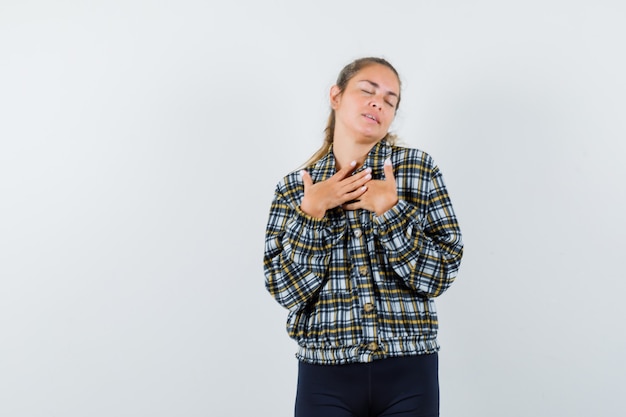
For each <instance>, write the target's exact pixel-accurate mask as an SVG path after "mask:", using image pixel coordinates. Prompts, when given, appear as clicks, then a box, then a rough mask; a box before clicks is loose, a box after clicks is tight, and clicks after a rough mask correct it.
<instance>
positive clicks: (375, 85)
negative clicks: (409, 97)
mask: <svg viewBox="0 0 626 417" xmlns="http://www.w3.org/2000/svg"><path fill="white" fill-rule="evenodd" d="M361 81H365V82H366V83H369V84H371V86H372V87H375V88H379V87H380V85H378V83H375V82H374V81H370V80H359V82H361ZM387 95H389V96H394V97H396V98H397V97H398V95H397V94H396V93H394V92H393V91H391V90H390V91H387Z"/></svg>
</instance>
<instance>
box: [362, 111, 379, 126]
mask: <svg viewBox="0 0 626 417" xmlns="http://www.w3.org/2000/svg"><path fill="white" fill-rule="evenodd" d="M362 116H363V117H365V118H366V119H370V120H372V121H374V122H376V123H378V124H380V120H378V118H377V117H376V116H374V115H373V114H370V113H363V114H362Z"/></svg>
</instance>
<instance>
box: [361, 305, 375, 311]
mask: <svg viewBox="0 0 626 417" xmlns="http://www.w3.org/2000/svg"><path fill="white" fill-rule="evenodd" d="M363 310H364V311H365V312H366V313H371V312H372V311H374V304H372V303H367V304H365V305H364V306H363Z"/></svg>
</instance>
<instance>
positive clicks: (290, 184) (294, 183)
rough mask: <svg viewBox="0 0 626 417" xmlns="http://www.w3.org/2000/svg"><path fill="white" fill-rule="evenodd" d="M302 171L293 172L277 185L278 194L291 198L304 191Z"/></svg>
mask: <svg viewBox="0 0 626 417" xmlns="http://www.w3.org/2000/svg"><path fill="white" fill-rule="evenodd" d="M300 171H301V170H296V171H292V172H290V173H289V174H287V175H285V176H284V177H283V178H282V179H281V180H280V181H278V184H276V193H277V194H282V195H283V196H285V197H287V198H289V197H293V196H294V195H296V194H298V193H300V191H301V190H303V187H304V186H303V183H302V176H301V174H300Z"/></svg>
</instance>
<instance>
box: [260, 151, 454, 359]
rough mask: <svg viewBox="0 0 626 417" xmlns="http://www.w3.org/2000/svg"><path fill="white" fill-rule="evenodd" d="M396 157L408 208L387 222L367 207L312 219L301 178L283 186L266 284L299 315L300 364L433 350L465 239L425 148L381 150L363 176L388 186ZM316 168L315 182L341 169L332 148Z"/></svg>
mask: <svg viewBox="0 0 626 417" xmlns="http://www.w3.org/2000/svg"><path fill="white" fill-rule="evenodd" d="M388 157H390V158H391V161H392V164H393V167H394V176H395V178H396V185H397V189H398V198H399V201H398V203H397V204H396V205H395V206H394V207H393V208H392V209H390V210H388V211H387V212H386V213H384V214H382V215H381V216H376V214H375V213H372V212H369V211H366V210H353V211H345V210H343V209H342V208H341V207H337V208H334V209H332V210H329V211H327V212H326V216H325V217H324V218H323V219H316V218H313V217H310V216H308V215H307V214H305V213H304V212H302V210H300V208H299V205H300V201H301V199H302V196H303V194H304V186H303V183H302V179H301V177H300V174H299V173H298V172H292V173H290V174H289V175H287V176H286V177H285V178H283V179H282V181H280V182H279V184H278V185H277V187H276V192H275V196H274V200H273V201H272V204H271V208H270V215H269V220H268V223H267V230H266V236H265V257H264V269H265V277H266V280H265V285H266V288H267V290H268V291H269V293H270V294H271V295H272V296H273V297H274V298H275V299H276V300H277V301H278V302H279V303H280V304H281V305H283V306H284V307H285V308H287V309H288V310H289V316H288V319H287V331H288V333H289V335H290V337H292V338H293V339H295V340H296V341H297V342H298V345H299V349H298V353H297V355H296V356H297V358H298V359H299V360H302V361H305V362H308V363H315V364H342V363H351V362H370V361H372V360H374V359H378V358H383V357H393V356H405V355H415V354H423V353H432V352H435V351H437V350H438V349H439V345H438V343H437V326H438V323H437V313H436V310H435V304H434V301H433V298H434V297H437V296H438V295H440V294H441V293H442V292H444V291H445V290H446V289H447V288H448V287H449V286H450V284H452V282H453V281H454V279H455V278H456V275H457V272H458V268H459V265H460V262H461V257H462V254H463V243H462V240H461V232H460V229H459V226H458V223H457V219H456V217H455V214H454V211H453V209H452V205H451V202H450V198H449V196H448V193H447V191H446V187H445V185H444V183H443V178H442V175H441V172H440V171H439V168H438V167H437V166H436V165H435V164H434V162H433V160H432V158H431V157H430V156H429V155H428V154H426V153H425V152H422V151H420V150H417V149H410V148H403V147H397V146H391V145H389V144H388V143H387V142H385V141H381V142H379V143H378V144H377V145H375V146H374V147H373V148H372V150H371V151H370V153H369V154H368V157H367V159H366V161H365V164H364V166H363V167H361V168H360V169H364V168H365V167H371V168H372V176H373V178H374V179H384V171H383V163H384V160H385V159H386V158H388ZM307 170H308V171H309V173H310V174H311V177H312V179H313V182H315V183H316V182H319V181H324V180H326V179H328V178H330V177H331V176H332V175H333V174H334V173H335V172H336V170H335V159H334V157H333V154H332V150H331V151H330V152H329V153H328V154H327V155H326V156H325V157H323V158H322V159H321V160H320V161H318V162H317V163H315V164H314V165H313V166H311V167H308V168H307Z"/></svg>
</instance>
